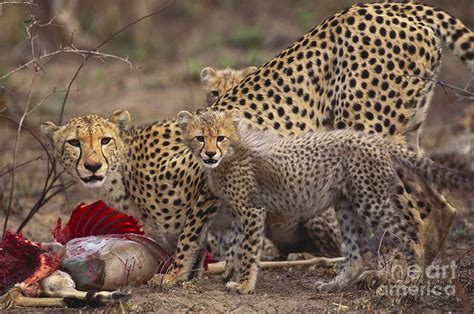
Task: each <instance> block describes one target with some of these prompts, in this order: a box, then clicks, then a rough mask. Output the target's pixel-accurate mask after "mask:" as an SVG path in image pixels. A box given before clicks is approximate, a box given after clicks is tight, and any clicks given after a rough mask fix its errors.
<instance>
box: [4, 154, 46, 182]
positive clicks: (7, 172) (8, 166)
mask: <svg viewBox="0 0 474 314" xmlns="http://www.w3.org/2000/svg"><path fill="white" fill-rule="evenodd" d="M44 157H45V156H44V155H39V156H38V157H35V158H33V159H30V160H27V161H24V162H22V163H19V164H18V165H16V166H15V170H16V169H18V168H21V167H23V166H26V165H28V164H30V163H32V162H34V161H38V160H44ZM12 171H13V166H12V165H6V166H5V167H3V168H2V170H0V178H1V177H3V176H5V175H7V174H9V173H10V172H12Z"/></svg>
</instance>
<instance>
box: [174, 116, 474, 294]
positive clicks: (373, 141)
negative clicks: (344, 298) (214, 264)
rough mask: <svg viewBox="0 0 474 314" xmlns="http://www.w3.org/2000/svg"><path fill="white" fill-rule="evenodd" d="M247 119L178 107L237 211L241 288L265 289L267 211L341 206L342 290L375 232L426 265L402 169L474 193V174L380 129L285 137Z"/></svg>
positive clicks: (338, 281) (217, 191)
mask: <svg viewBox="0 0 474 314" xmlns="http://www.w3.org/2000/svg"><path fill="white" fill-rule="evenodd" d="M240 121H241V118H240V111H239V110H237V109H234V110H232V111H230V112H227V113H223V112H221V113H219V112H203V113H201V114H197V115H193V114H192V113H189V112H187V111H182V112H180V113H179V114H178V123H179V125H180V127H181V131H182V132H183V140H184V142H185V143H186V145H188V147H189V149H190V150H191V151H192V152H193V154H194V155H195V156H196V158H197V159H198V160H199V161H200V162H201V163H202V165H203V167H204V168H205V169H206V171H205V172H206V176H207V181H208V186H209V188H210V190H211V191H212V192H213V193H214V195H216V196H217V197H218V198H219V200H220V201H221V202H222V206H225V207H231V208H232V211H233V212H234V214H235V216H236V220H235V221H236V230H237V233H236V239H237V243H236V245H235V246H234V248H233V249H234V250H235V251H234V252H233V254H232V255H231V258H230V259H229V260H227V265H226V276H227V279H230V278H231V277H232V276H233V275H234V272H236V274H235V275H237V276H236V278H237V280H238V282H236V281H230V282H228V283H227V287H228V288H230V289H232V290H236V291H238V292H240V293H249V292H252V291H253V290H254V288H255V284H256V280H257V272H258V263H259V261H260V249H261V243H262V238H263V233H264V226H265V219H266V217H267V216H270V215H275V216H280V217H283V218H286V219H288V220H294V219H298V217H299V218H301V219H307V218H308V217H312V216H314V215H316V214H317V213H318V212H321V211H322V210H325V209H326V208H327V207H329V206H334V208H335V211H336V216H337V218H338V221H339V224H340V226H341V232H342V238H343V240H344V242H345V244H346V247H347V254H346V262H345V265H344V268H343V269H342V271H341V272H340V273H339V274H338V275H337V276H336V278H334V280H332V281H331V282H329V283H319V289H320V290H322V291H336V290H340V289H343V288H346V287H347V286H348V285H349V284H350V283H351V282H352V281H354V280H355V279H357V278H358V275H359V274H360V273H361V271H362V262H361V261H362V256H363V255H364V253H366V252H367V251H368V238H369V235H370V234H371V233H372V234H380V235H381V234H384V236H385V237H387V238H388V239H389V240H391V241H393V242H395V243H397V244H398V246H400V247H401V248H402V249H403V252H404V253H405V255H406V257H407V261H408V265H409V266H412V265H417V266H423V265H424V260H423V251H418V250H417V245H416V242H417V241H418V238H417V234H418V233H419V230H418V228H419V224H420V222H419V221H417V220H416V219H415V216H414V215H413V213H412V211H413V209H412V208H409V207H404V206H403V204H401V203H400V202H399V200H398V197H395V196H396V195H398V196H400V195H403V194H406V191H405V190H404V188H403V185H402V178H401V177H400V176H399V175H398V172H400V171H401V170H400V168H402V171H403V169H406V170H408V171H413V172H415V173H417V174H418V175H419V176H420V178H422V179H423V180H426V181H427V182H428V184H432V185H436V186H438V187H440V188H442V189H453V190H457V191H459V192H465V193H472V192H474V172H465V173H463V172H459V171H455V170H452V169H449V168H445V167H443V166H441V165H439V164H436V163H434V162H432V161H431V160H430V159H427V158H422V157H419V156H418V155H417V154H416V153H414V152H412V151H409V150H406V149H404V148H402V147H401V146H400V145H397V144H393V143H391V142H388V141H386V140H384V139H382V138H381V137H379V136H377V135H367V134H364V133H357V132H354V131H352V130H340V131H328V132H318V133H307V134H305V135H300V136H289V137H278V136H276V135H274V134H272V133H270V132H268V131H255V130H250V129H249V128H248V127H246V126H243V125H239V124H240ZM289 209H290V210H289ZM238 255H240V256H242V258H241V259H240V258H239V257H238Z"/></svg>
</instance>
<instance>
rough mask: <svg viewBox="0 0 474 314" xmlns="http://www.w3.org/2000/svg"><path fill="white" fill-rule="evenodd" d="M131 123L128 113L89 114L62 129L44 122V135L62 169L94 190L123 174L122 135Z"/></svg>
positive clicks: (42, 128)
mask: <svg viewBox="0 0 474 314" xmlns="http://www.w3.org/2000/svg"><path fill="white" fill-rule="evenodd" d="M129 121H130V114H129V113H128V111H125V110H118V111H116V112H115V113H114V114H113V115H112V116H111V117H110V118H108V119H106V118H103V117H101V116H97V115H86V116H82V117H76V118H72V119H71V120H69V121H68V122H66V123H65V124H64V125H62V126H57V125H55V124H54V123H53V122H50V121H48V122H44V123H43V124H41V133H42V134H43V136H44V137H45V138H46V140H47V142H48V144H49V146H50V147H51V148H52V149H53V153H54V157H55V158H56V160H58V161H59V163H60V164H61V166H62V167H63V168H64V169H65V170H66V171H67V172H68V173H69V174H70V175H71V176H73V177H74V178H75V179H76V180H77V181H79V182H81V183H82V184H83V185H84V186H86V187H88V188H94V187H99V186H101V185H102V184H103V183H104V182H105V180H106V178H107V174H109V173H110V172H119V171H120V170H119V169H120V158H121V156H122V154H123V150H124V143H123V140H122V138H121V132H122V131H123V130H125V129H126V127H127V125H128V122H129Z"/></svg>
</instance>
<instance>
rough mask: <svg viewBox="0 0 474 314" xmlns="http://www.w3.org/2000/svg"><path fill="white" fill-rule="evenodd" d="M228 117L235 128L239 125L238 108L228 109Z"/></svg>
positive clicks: (239, 115)
mask: <svg viewBox="0 0 474 314" xmlns="http://www.w3.org/2000/svg"><path fill="white" fill-rule="evenodd" d="M227 116H228V117H229V119H230V120H231V121H232V125H233V126H234V127H236V128H238V127H239V124H240V120H241V117H242V116H241V114H240V111H239V109H232V110H231V111H229V113H228V115H227Z"/></svg>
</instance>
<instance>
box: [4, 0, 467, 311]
mask: <svg viewBox="0 0 474 314" xmlns="http://www.w3.org/2000/svg"><path fill="white" fill-rule="evenodd" d="M354 2H355V1H305V0H299V1H289V0H288V1H257V2H255V1H250V0H244V1H231V0H205V1H199V2H194V1H191V0H190V1H177V3H176V4H174V5H173V6H172V7H171V8H170V9H169V10H168V11H166V12H164V13H163V14H161V15H158V16H156V17H155V18H153V19H152V20H151V21H150V22H148V24H146V25H145V26H143V27H144V28H141V29H142V32H141V33H140V34H139V35H140V36H138V35H137V33H136V32H131V34H128V35H127V34H125V35H124V36H123V37H118V38H117V40H114V41H112V43H111V44H110V45H109V46H105V47H104V48H103V49H102V50H101V51H103V52H107V53H114V54H117V55H119V56H124V57H125V56H130V60H131V61H133V63H134V65H135V66H137V67H139V69H140V73H141V74H140V75H138V74H137V72H136V71H134V70H132V69H130V68H129V67H128V65H126V64H124V63H122V62H119V61H113V60H108V61H106V62H105V63H103V62H101V61H97V60H91V61H89V62H88V63H87V64H86V66H85V67H84V69H83V71H82V72H81V73H80V75H79V76H78V78H77V80H76V82H75V84H74V85H73V87H72V90H73V91H72V93H71V95H70V97H69V99H68V102H67V106H66V111H65V119H66V120H67V119H69V118H71V117H73V116H76V115H79V114H86V113H97V114H102V115H110V114H111V113H112V112H113V111H114V110H115V109H116V108H124V109H127V110H129V111H130V113H131V115H132V121H133V122H134V123H137V124H138V123H146V122H151V121H153V120H159V119H164V118H171V117H174V116H175V115H176V114H177V113H178V112H179V111H180V110H184V109H187V110H190V109H191V110H192V109H197V108H199V107H201V106H202V105H203V104H204V93H203V92H202V90H201V87H200V84H199V77H198V75H199V71H200V69H201V68H203V67H204V66H214V67H225V66H233V67H243V66H247V65H257V64H261V63H263V62H265V61H266V60H267V59H269V58H271V57H272V56H274V55H275V54H277V53H278V52H279V51H280V50H282V49H284V48H285V47H287V46H288V45H289V44H291V43H292V42H293V41H294V40H296V39H297V38H299V37H300V36H301V35H302V34H304V32H305V31H306V30H307V29H309V28H311V27H312V26H313V25H315V24H317V23H319V22H320V21H322V20H323V19H324V18H326V17H327V16H330V15H331V14H333V13H335V12H337V11H338V10H340V9H343V8H345V7H347V6H349V5H350V4H353V3H354ZM425 2H429V3H432V4H433V3H436V4H437V5H438V6H440V7H442V8H444V9H446V10H447V11H448V12H450V13H452V14H453V15H455V16H457V17H459V18H460V19H461V20H462V21H463V22H464V23H465V24H466V25H467V26H468V27H470V28H471V29H473V28H474V15H473V14H472V12H474V2H473V1H470V0H464V1H456V2H452V1H447V0H446V1H425ZM85 3H86V4H84V7H87V6H91V5H92V4H91V3H92V2H91V1H86V2H85ZM100 3H101V4H100V5H99V4H97V6H98V7H93V8H92V10H91V11H90V12H88V15H84V14H83V13H84V11H81V10H84V9H81V10H79V11H78V12H79V13H78V16H79V17H80V22H81V23H82V24H83V26H84V28H83V32H82V37H81V32H78V33H77V34H76V35H75V36H76V37H77V38H78V39H77V40H78V41H81V43H82V44H83V45H86V46H88V45H91V47H93V46H94V45H96V44H97V43H99V42H100V41H101V39H103V38H105V37H106V36H107V35H108V34H109V33H111V32H112V31H113V30H115V29H117V28H118V27H120V26H121V25H124V24H125V23H126V21H129V20H130V19H133V16H126V15H124V13H123V12H122V11H120V10H119V11H120V12H118V13H117V12H115V11H114V10H108V9H109V8H111V7H113V5H112V6H111V3H110V2H100ZM104 3H105V4H104ZM159 3H160V2H157V1H152V2H147V4H148V6H146V8H145V9H147V8H150V9H151V8H154V7H156V6H157V5H158V4H159ZM94 8H95V9H94ZM7 10H8V7H7V8H4V10H3V15H2V16H0V29H2V27H3V26H4V25H3V24H1V23H4V21H5V20H7V19H8V16H9V14H13V13H9V11H7ZM116 10H118V9H116ZM108 11H113V12H115V14H118V15H119V16H120V17H121V18H120V19H113V18H110V16H109V15H108V14H109V13H107V12H108ZM113 12H112V13H113ZM112 13H110V14H112ZM18 14H20V15H19V16H22V15H21V14H22V11H20V13H18ZM102 15H104V17H103V18H102ZM99 20H100V21H101V23H105V24H100V23H99V22H98V21H99ZM107 23H108V24H107ZM20 24H21V23H20ZM20 26H21V25H20ZM20 26H18V27H20ZM85 26H87V27H85ZM51 32H53V31H51ZM54 32H56V33H54V36H53V35H49V34H48V33H46V34H43V35H44V36H43V37H40V40H39V41H38V47H39V48H41V49H43V50H44V51H51V50H54V47H57V46H58V42H60V41H61V40H64V39H63V38H62V37H61V36H60V35H58V34H57V30H56V31H54ZM143 34H145V36H143ZM2 36H3V37H2ZM22 36H23V33H22ZM41 38H46V39H41ZM8 40H9V39H8V38H5V36H4V35H1V36H0V45H1V47H7V48H6V49H5V48H1V49H0V76H1V75H3V74H4V73H7V72H8V71H9V70H11V69H13V68H15V67H16V66H18V65H19V64H21V63H24V62H25V61H27V60H29V56H30V55H31V54H30V55H29V54H28V51H29V48H28V42H27V41H26V42H25V40H19V39H11V40H10V41H8ZM444 52H445V53H444V54H443V66H442V71H441V76H440V79H441V80H442V81H444V82H447V83H450V84H452V85H455V86H460V87H464V86H465V85H466V83H467V82H468V81H469V80H470V78H471V74H470V73H469V70H468V69H467V68H466V67H465V66H464V65H463V64H462V63H461V62H460V61H459V60H457V58H456V57H455V56H453V55H452V54H451V52H449V49H447V48H446V49H444ZM81 61H82V58H81V57H77V56H68V57H58V58H55V59H52V60H51V61H49V62H48V63H47V64H44V65H43V68H42V69H41V71H40V75H39V76H38V78H37V80H36V82H35V84H34V87H33V89H32V91H33V92H32V97H31V100H32V101H31V102H32V104H37V103H39V102H42V104H41V106H40V107H38V109H37V110H35V111H34V113H33V114H31V115H29V116H28V117H27V119H26V122H25V123H26V126H28V127H29V128H30V129H31V130H32V131H33V132H35V133H36V134H38V133H39V124H40V123H41V122H42V121H44V120H53V121H55V122H57V120H58V113H59V110H60V104H61V102H62V100H63V97H64V93H63V92H62V90H64V89H65V88H66V87H67V84H68V82H69V81H70V80H71V78H72V76H73V74H74V72H75V70H76V69H77V67H78V65H79V64H80V62H81ZM31 82H32V71H31V70H24V71H19V72H17V73H15V74H14V75H11V76H9V77H8V78H7V79H4V80H0V86H2V85H4V86H5V87H7V88H8V91H5V90H3V89H0V114H3V115H6V116H9V117H12V118H13V119H14V120H16V121H18V120H19V118H20V116H21V112H22V111H23V110H24V108H25V104H26V103H27V99H28V91H29V87H30V84H31ZM54 88H56V92H53V89H54ZM10 92H11V93H10ZM52 92H53V93H52ZM50 93H52V94H51V95H50V96H49V97H47V96H48V95H49V94H50ZM473 107H474V102H472V101H466V100H460V99H459V98H458V95H457V94H456V92H455V91H453V90H452V89H449V88H446V87H443V86H438V87H437V88H436V94H435V97H434V99H433V101H432V106H431V109H430V113H429V116H428V121H427V125H426V128H425V130H424V133H423V137H422V146H423V147H424V149H425V150H426V151H427V152H428V153H429V152H432V151H442V150H444V149H450V148H451V147H453V146H454V147H458V146H457V141H458V140H459V139H460V138H464V137H465V136H468V137H469V138H470V141H471V142H470V145H471V146H470V153H471V154H472V143H473V133H469V132H468V133H467V134H466V133H465V131H459V127H458V122H459V121H460V120H461V119H462V117H463V114H464V112H465V110H469V109H468V108H470V110H471V111H472V108H473ZM2 108H6V109H4V110H3V112H2ZM471 132H472V130H471ZM15 135H16V129H15V127H14V126H13V125H12V124H10V123H8V122H6V121H5V120H2V119H0V171H2V170H3V169H4V167H6V166H8V165H10V164H11V162H12V154H13V148H14V144H15V141H14V137H15ZM38 156H43V159H39V160H36V161H32V162H30V163H28V164H27V165H26V166H23V167H21V168H19V169H18V171H17V172H16V176H17V177H16V185H15V190H14V194H13V199H12V211H11V216H10V220H9V224H8V227H9V228H11V229H16V228H17V227H18V226H19V224H20V223H21V221H22V220H23V219H24V217H25V216H26V215H27V213H28V212H29V209H30V208H31V206H32V204H33V203H34V202H35V201H36V199H37V198H38V197H39V195H40V193H41V189H42V185H43V182H44V177H45V171H46V162H45V160H44V151H42V150H41V148H40V146H39V145H38V143H37V142H36V141H35V140H33V138H32V137H31V136H29V135H28V134H27V133H22V137H21V139H20V146H19V153H18V160H17V163H22V162H25V161H28V160H31V159H32V158H36V157H38ZM0 174H1V172H0ZM63 180H64V182H67V181H68V180H69V178H68V177H67V176H64V177H63ZM10 184H11V177H10V175H4V176H0V222H3V219H4V217H5V209H6V208H7V204H8V200H9V190H10V187H11V185H10ZM95 197H96V196H95V195H94V193H93V191H85V190H84V189H82V188H81V187H80V186H78V185H75V186H73V187H72V188H70V189H68V190H67V192H66V193H65V194H60V195H59V196H57V197H55V198H53V199H52V200H51V201H50V202H48V203H47V204H46V205H45V206H44V207H43V208H41V209H40V211H39V212H38V213H37V214H36V215H35V216H34V218H33V219H32V220H31V222H30V223H29V224H28V225H27V226H26V227H25V229H24V230H23V233H24V234H25V236H26V237H28V238H30V239H32V240H35V241H50V240H51V239H52V237H51V233H50V230H51V229H52V228H53V227H54V225H55V222H56V219H57V218H58V217H62V218H63V220H64V219H67V216H68V214H69V213H70V211H71V209H72V208H73V207H74V205H75V204H77V203H79V202H82V201H94V200H96V198H95ZM468 205H470V206H464V207H465V208H464V209H463V210H461V212H460V214H459V215H458V217H457V218H456V221H455V223H454V225H453V227H452V229H451V234H450V236H449V239H448V240H447V242H446V245H445V248H446V249H445V250H443V251H442V252H441V253H440V256H439V257H438V259H437V260H436V261H435V263H436V264H449V263H450V261H453V260H454V261H457V262H458V269H457V271H456V278H457V279H456V280H455V284H456V295H455V296H440V297H433V296H429V297H422V298H420V299H411V298H392V297H380V296H377V295H376V293H375V292H374V291H370V290H358V289H354V290H352V291H349V292H344V293H336V294H320V293H316V292H314V290H313V289H312V283H313V282H314V281H316V280H318V279H320V278H324V279H326V280H327V279H329V278H331V276H333V275H334V270H331V269H323V268H317V269H310V268H308V267H305V268H303V267H302V268H292V269H289V270H263V271H261V273H260V275H259V282H258V284H257V288H256V292H255V294H253V295H249V296H241V295H236V294H232V293H228V292H226V291H224V289H223V287H224V285H223V283H222V282H221V280H220V279H219V277H218V276H211V277H205V278H203V279H202V280H200V281H198V282H191V283H186V284H183V285H179V286H175V287H154V288H151V287H148V286H142V287H127V288H125V289H124V290H125V291H130V292H131V293H132V298H131V299H130V300H129V301H127V302H126V303H124V304H121V305H116V306H109V307H105V308H87V310H92V311H103V310H105V311H110V312H115V311H140V312H141V311H153V312H155V311H160V312H170V311H179V312H187V311H192V312H237V313H247V312H296V311H297V312H300V311H301V312H303V311H304V312H306V311H308V312H309V311H311V312H313V311H314V312H316V311H317V312H322V311H331V312H333V311H334V312H336V311H357V310H358V311H364V310H382V309H384V310H389V311H390V310H400V309H406V310H410V311H416V312H420V311H422V310H427V309H431V310H438V311H449V310H458V311H459V310H463V309H464V310H469V309H470V310H472V309H473V306H474V275H473V263H474V229H473V226H474V215H473V213H474V209H473V208H472V203H471V204H468ZM447 284H451V283H447ZM36 310H38V309H35V311H36ZM12 311H23V309H19V308H15V309H12ZM45 311H48V312H49V311H50V309H47V310H45ZM56 311H59V310H56ZM60 311H73V310H60ZM74 311H75V310H74Z"/></svg>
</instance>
